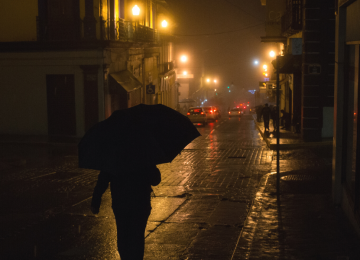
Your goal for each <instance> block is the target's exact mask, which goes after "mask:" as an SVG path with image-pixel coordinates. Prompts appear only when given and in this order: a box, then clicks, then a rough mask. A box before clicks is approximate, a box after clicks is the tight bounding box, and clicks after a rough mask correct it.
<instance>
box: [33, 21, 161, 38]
mask: <svg viewBox="0 0 360 260" xmlns="http://www.w3.org/2000/svg"><path fill="white" fill-rule="evenodd" d="M36 25H37V39H38V41H47V42H48V41H81V40H83V39H86V40H92V41H96V40H105V41H109V40H110V41H120V42H148V43H157V42H158V41H159V39H160V38H159V35H158V33H157V32H156V30H154V29H152V28H149V27H146V26H143V25H139V24H136V23H134V22H132V21H125V20H124V19H118V20H117V21H115V22H112V23H110V21H106V20H101V23H100V26H99V27H95V25H94V26H93V27H92V28H93V31H90V32H91V33H92V34H91V35H90V36H91V37H88V35H89V34H88V35H85V33H84V31H85V26H84V21H82V20H80V19H79V20H78V23H77V24H76V25H75V26H74V24H66V23H60V24H59V25H57V24H56V26H55V25H51V26H49V25H48V23H47V22H46V21H44V20H41V19H40V18H39V17H37V19H36ZM109 25H110V26H109ZM112 25H113V26H112ZM98 29H100V37H99V38H100V39H96V32H95V30H98Z"/></svg>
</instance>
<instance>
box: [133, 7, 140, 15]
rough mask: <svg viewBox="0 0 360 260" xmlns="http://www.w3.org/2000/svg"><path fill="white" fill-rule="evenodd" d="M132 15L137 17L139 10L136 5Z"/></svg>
mask: <svg viewBox="0 0 360 260" xmlns="http://www.w3.org/2000/svg"><path fill="white" fill-rule="evenodd" d="M132 13H133V15H135V16H138V15H139V14H140V8H139V7H138V6H137V5H135V6H134V7H133V9H132Z"/></svg>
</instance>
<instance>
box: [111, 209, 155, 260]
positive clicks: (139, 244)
mask: <svg viewBox="0 0 360 260" xmlns="http://www.w3.org/2000/svg"><path fill="white" fill-rule="evenodd" d="M113 211H114V215H115V220H116V227H117V244H118V250H119V254H120V257H121V260H143V259H144V249H145V235H144V233H145V228H146V223H147V220H148V218H149V216H150V212H151V209H144V210H141V211H139V210H138V211H136V212H134V211H133V210H129V211H126V210H124V209H113Z"/></svg>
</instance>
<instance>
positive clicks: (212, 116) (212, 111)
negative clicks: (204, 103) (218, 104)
mask: <svg viewBox="0 0 360 260" xmlns="http://www.w3.org/2000/svg"><path fill="white" fill-rule="evenodd" d="M203 108H204V109H205V112H206V115H207V118H208V119H209V120H213V121H215V120H216V119H217V113H216V108H215V107H213V106H209V107H203Z"/></svg>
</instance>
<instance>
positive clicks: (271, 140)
mask: <svg viewBox="0 0 360 260" xmlns="http://www.w3.org/2000/svg"><path fill="white" fill-rule="evenodd" d="M252 116H253V118H254V121H255V123H256V127H257V128H258V130H259V132H260V134H261V136H262V137H263V139H264V141H265V142H266V144H267V145H268V147H269V148H270V149H271V150H276V136H275V134H274V132H271V133H265V127H264V122H263V121H262V122H258V121H257V120H256V114H253V115H252ZM269 125H270V130H271V131H274V130H273V129H274V126H273V124H272V120H270V124H269ZM279 141H280V150H287V149H300V148H306V147H316V146H332V138H331V139H325V140H323V141H322V142H304V141H303V140H302V139H301V135H300V134H296V133H293V132H291V131H287V130H283V129H280V140H279Z"/></svg>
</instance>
